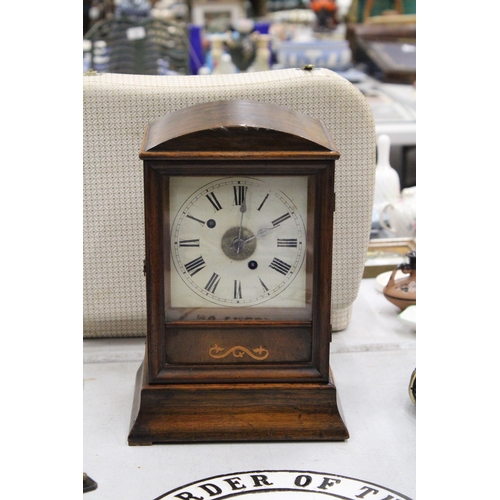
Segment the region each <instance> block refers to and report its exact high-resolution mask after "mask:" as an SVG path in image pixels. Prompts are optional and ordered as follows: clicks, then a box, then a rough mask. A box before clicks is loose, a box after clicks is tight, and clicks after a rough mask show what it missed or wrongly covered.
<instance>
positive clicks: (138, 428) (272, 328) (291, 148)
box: [128, 101, 348, 445]
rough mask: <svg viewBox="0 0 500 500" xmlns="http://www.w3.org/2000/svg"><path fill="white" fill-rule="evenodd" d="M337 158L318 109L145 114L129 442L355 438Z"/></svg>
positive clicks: (199, 108)
mask: <svg viewBox="0 0 500 500" xmlns="http://www.w3.org/2000/svg"><path fill="white" fill-rule="evenodd" d="M338 157H339V154H338V152H337V151H336V149H335V146H334V143H333V140H332V138H331V137H330V134H329V132H328V131H327V130H326V129H325V127H324V126H323V125H322V124H321V123H320V122H319V121H317V120H314V119H312V118H310V117H308V116H305V115H303V114H300V113H297V112H295V111H292V110H290V109H288V108H285V107H281V106H278V105H275V104H266V103H260V102H251V101H219V102H211V103H205V104H199V105H195V106H191V107H188V108H185V109H182V110H180V111H176V112H174V113H171V114H168V115H166V116H164V117H162V118H160V119H158V120H157V121H155V122H153V123H151V124H150V125H149V126H148V128H147V130H146V134H145V138H144V142H143V146H142V149H141V153H140V158H141V159H142V160H143V163H144V190H145V224H146V225H145V229H146V231H145V233H146V262H145V269H146V289H147V318H148V319H147V321H148V332H147V341H146V354H145V359H144V363H143V364H142V366H141V368H140V369H139V372H138V375H137V381H136V391H135V398H134V406H133V411H132V422H131V429H130V434H129V438H128V440H129V444H130V445H147V444H153V443H173V442H210V441H212V442H215V441H219V442H220V441H284V440H344V439H347V437H348V432H347V429H346V427H345V425H344V423H343V421H342V417H341V415H340V412H339V409H338V405H337V394H336V388H335V385H334V383H333V379H332V376H331V373H330V367H329V346H330V338H331V327H330V300H331V272H332V271H331V270H332V263H331V260H332V230H333V213H334V202H335V192H334V168H335V160H336V159H337V158H338Z"/></svg>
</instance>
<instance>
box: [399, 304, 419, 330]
mask: <svg viewBox="0 0 500 500" xmlns="http://www.w3.org/2000/svg"><path fill="white" fill-rule="evenodd" d="M398 317H399V319H400V320H401V321H402V322H403V323H406V324H407V325H410V326H413V327H416V326H417V306H408V307H407V308H406V309H405V310H404V311H401V312H400V313H399V314H398Z"/></svg>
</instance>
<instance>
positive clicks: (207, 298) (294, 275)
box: [170, 176, 308, 308]
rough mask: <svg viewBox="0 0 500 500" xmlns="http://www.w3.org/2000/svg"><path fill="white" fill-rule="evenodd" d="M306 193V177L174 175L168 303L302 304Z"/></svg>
mask: <svg viewBox="0 0 500 500" xmlns="http://www.w3.org/2000/svg"><path fill="white" fill-rule="evenodd" d="M196 186H199V187H198V188H197V187H196ZM307 193H308V177H307V176H296V177H287V178H283V177H279V178H278V177H269V178H267V177H263V178H260V179H257V178H251V177H224V178H217V179H214V178H207V177H195V178H193V177H190V178H185V177H172V178H171V179H170V214H171V218H170V224H171V225H170V245H171V268H172V271H171V306H172V307H174V308H175V307H189V308H193V307H194V308H200V307H211V308H216V307H223V308H238V307H255V306H262V307H279V308H284V307H286V308H290V307H292V308H303V307H305V305H306V269H305V267H306V266H305V253H306V221H307Z"/></svg>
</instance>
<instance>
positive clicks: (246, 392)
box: [128, 365, 349, 446]
mask: <svg viewBox="0 0 500 500" xmlns="http://www.w3.org/2000/svg"><path fill="white" fill-rule="evenodd" d="M348 437H349V433H348V431H347V428H346V427H345V425H344V422H343V420H342V417H341V414H340V411H339V408H338V406H337V391H336V389H335V386H334V385H333V380H332V381H330V382H329V383H324V384H320V383H308V384H172V385H166V384H165V385H148V384H145V383H144V382H143V365H142V366H141V368H140V369H139V371H138V373H137V380H136V391H135V398H134V406H133V410H132V420H131V429H130V433H129V436H128V443H129V445H135V446H138V445H151V444H155V443H189V442H191V443H193V442H231V441H343V440H345V439H347V438H348Z"/></svg>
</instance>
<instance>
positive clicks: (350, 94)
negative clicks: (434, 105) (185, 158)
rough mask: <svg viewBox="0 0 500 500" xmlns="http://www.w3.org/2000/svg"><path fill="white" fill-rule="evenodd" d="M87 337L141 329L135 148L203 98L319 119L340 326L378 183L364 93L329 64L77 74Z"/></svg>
mask: <svg viewBox="0 0 500 500" xmlns="http://www.w3.org/2000/svg"><path fill="white" fill-rule="evenodd" d="M83 80H84V82H83V93H84V99H83V106H84V110H83V111H84V112H83V117H84V125H83V146H84V149H83V151H84V153H83V168H84V294H83V296H84V333H83V335H84V337H86V338H91V337H141V336H145V335H146V287H145V277H144V274H143V260H144V218H143V184H142V162H141V161H140V160H139V150H140V146H141V142H142V139H143V136H144V132H145V128H146V125H147V124H148V123H149V122H151V121H153V120H155V119H157V118H159V117H161V116H163V115H165V114H167V113H169V112H172V111H176V110H178V109H181V108H184V107H187V106H191V105H193V104H198V103H202V102H207V101H218V100H229V99H244V100H254V101H264V102H272V103H275V104H279V105H282V106H287V107H289V108H292V109H294V110H296V111H299V112H302V113H304V114H306V115H309V116H312V117H314V118H316V119H319V120H320V121H322V122H323V124H324V125H325V126H326V127H327V128H328V129H329V130H330V132H331V133H332V136H333V138H334V141H335V143H336V146H337V148H338V150H339V152H340V160H339V161H338V162H337V163H336V173H335V181H336V183H335V191H336V211H335V215H334V231H333V276H332V315H331V316H332V318H331V319H332V330H334V331H338V330H343V329H345V328H346V327H347V325H348V324H349V321H350V317H351V308H352V303H353V301H354V299H355V298H356V295H357V293H358V290H359V286H360V282H361V277H362V274H363V268H364V262H365V257H366V251H367V247H368V242H369V235H370V226H371V219H372V204H373V191H374V182H375V155H376V145H375V140H376V139H375V126H374V122H373V117H372V113H371V109H370V107H369V105H368V103H367V102H366V99H365V98H364V97H363V95H362V94H361V93H360V92H359V91H358V90H357V89H356V87H355V86H353V85H352V84H351V83H349V82H348V81H347V80H345V79H344V78H342V77H340V76H338V75H337V74H335V73H334V72H332V71H329V70H326V69H314V70H312V71H306V70H299V69H286V70H276V71H264V72H257V73H240V74H235V75H217V76H142V75H122V74H96V75H90V76H84V77H83Z"/></svg>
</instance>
